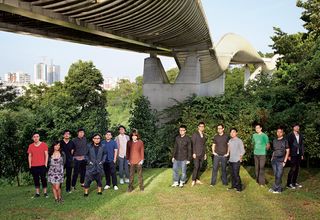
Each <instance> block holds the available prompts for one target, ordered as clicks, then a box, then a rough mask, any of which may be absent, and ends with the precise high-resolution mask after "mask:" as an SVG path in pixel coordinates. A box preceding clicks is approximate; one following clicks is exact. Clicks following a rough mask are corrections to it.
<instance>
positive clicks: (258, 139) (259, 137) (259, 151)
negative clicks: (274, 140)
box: [252, 133, 269, 155]
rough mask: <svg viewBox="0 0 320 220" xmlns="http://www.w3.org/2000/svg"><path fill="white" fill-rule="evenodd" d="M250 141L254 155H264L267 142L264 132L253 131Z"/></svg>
mask: <svg viewBox="0 0 320 220" xmlns="http://www.w3.org/2000/svg"><path fill="white" fill-rule="evenodd" d="M252 142H253V145H254V151H253V153H254V155H266V154H267V149H266V146H267V144H268V143H269V138H268V136H267V135H266V134H265V133H261V134H258V133H255V134H253V135H252Z"/></svg>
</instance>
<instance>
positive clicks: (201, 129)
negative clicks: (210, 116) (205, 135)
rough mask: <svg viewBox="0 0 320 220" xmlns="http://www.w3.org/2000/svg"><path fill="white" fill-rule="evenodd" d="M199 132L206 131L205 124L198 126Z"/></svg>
mask: <svg viewBox="0 0 320 220" xmlns="http://www.w3.org/2000/svg"><path fill="white" fill-rule="evenodd" d="M198 129H199V131H201V132H203V131H204V124H200V125H199V126H198Z"/></svg>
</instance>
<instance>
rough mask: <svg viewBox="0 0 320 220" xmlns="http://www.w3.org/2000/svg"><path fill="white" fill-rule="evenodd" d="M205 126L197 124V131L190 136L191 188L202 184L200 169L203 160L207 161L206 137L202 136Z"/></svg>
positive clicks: (200, 123)
mask: <svg viewBox="0 0 320 220" xmlns="http://www.w3.org/2000/svg"><path fill="white" fill-rule="evenodd" d="M204 129H205V124H204V122H199V124H198V131H197V132H195V133H194V134H193V135H192V151H193V154H192V157H193V163H194V168H193V173H192V183H191V186H194V185H195V184H202V182H201V181H200V169H201V166H202V163H203V161H204V160H206V159H207V155H206V145H205V144H206V141H207V139H206V137H205V135H204V133H203V132H204Z"/></svg>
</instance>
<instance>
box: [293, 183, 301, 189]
mask: <svg viewBox="0 0 320 220" xmlns="http://www.w3.org/2000/svg"><path fill="white" fill-rule="evenodd" d="M294 186H295V187H296V188H302V185H301V184H299V183H296V185H294Z"/></svg>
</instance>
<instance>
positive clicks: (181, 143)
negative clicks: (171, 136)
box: [173, 135, 192, 161]
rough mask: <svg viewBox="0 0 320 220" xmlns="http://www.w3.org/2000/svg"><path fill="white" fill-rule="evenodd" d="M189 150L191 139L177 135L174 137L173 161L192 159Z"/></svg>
mask: <svg viewBox="0 0 320 220" xmlns="http://www.w3.org/2000/svg"><path fill="white" fill-rule="evenodd" d="M191 148H192V144H191V139H190V138H189V137H188V136H184V137H181V136H180V135H178V136H177V137H176V140H175V143H174V148H173V157H174V159H176V160H179V161H184V160H189V161H190V160H191V158H192V153H191Z"/></svg>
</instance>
